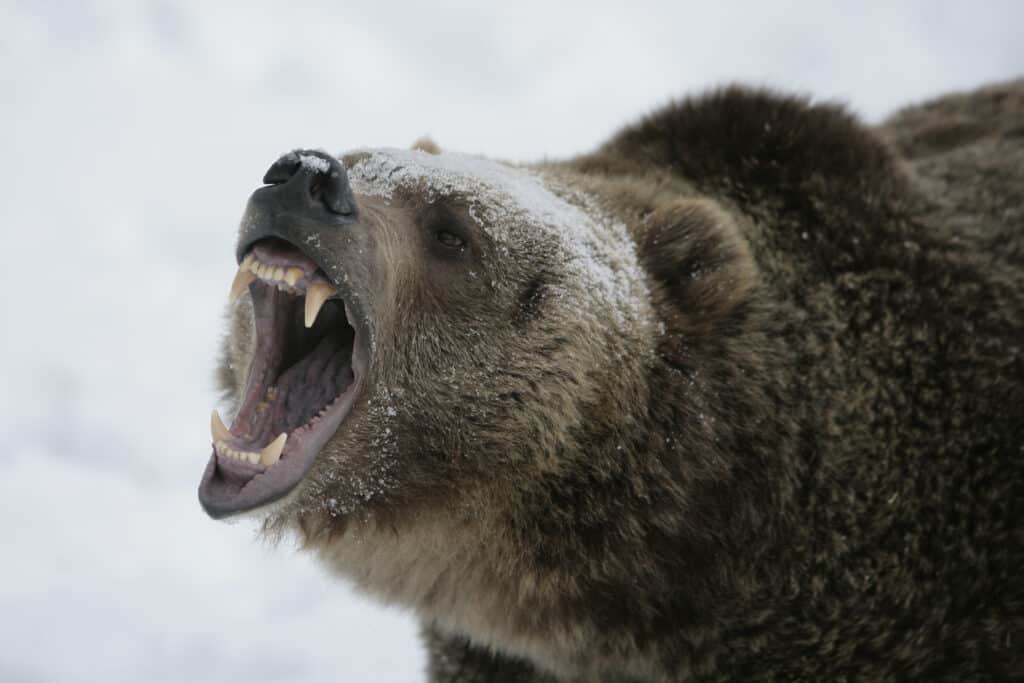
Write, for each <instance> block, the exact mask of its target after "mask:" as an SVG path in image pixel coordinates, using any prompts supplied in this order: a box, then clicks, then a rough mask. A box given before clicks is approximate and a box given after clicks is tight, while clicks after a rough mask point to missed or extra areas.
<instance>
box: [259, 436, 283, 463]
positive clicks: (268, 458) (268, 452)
mask: <svg viewBox="0 0 1024 683" xmlns="http://www.w3.org/2000/svg"><path fill="white" fill-rule="evenodd" d="M287 440H288V435H287V434H286V433H285V432H281V434H280V435H279V436H278V437H277V438H276V439H274V440H273V441H271V442H270V443H269V444H268V445H267V446H266V447H265V448H264V449H263V450H262V451H260V464H261V465H263V466H264V467H270V466H271V465H273V464H274V463H275V462H277V461H278V460H280V459H281V452H282V451H284V442H285V441H287Z"/></svg>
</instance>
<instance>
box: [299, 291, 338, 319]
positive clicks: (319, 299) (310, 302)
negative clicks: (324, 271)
mask: <svg viewBox="0 0 1024 683" xmlns="http://www.w3.org/2000/svg"><path fill="white" fill-rule="evenodd" d="M336 291H337V290H336V289H334V287H332V286H331V285H329V284H327V283H326V282H314V283H313V284H311V285H310V286H309V289H307V290H306V327H313V323H315V322H316V316H317V314H318V313H319V312H320V309H321V308H323V305H324V302H325V301H327V300H328V299H330V298H331V297H332V296H334V293H335V292H336Z"/></svg>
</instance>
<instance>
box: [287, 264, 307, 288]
mask: <svg viewBox="0 0 1024 683" xmlns="http://www.w3.org/2000/svg"><path fill="white" fill-rule="evenodd" d="M303 275H305V273H304V272H303V270H302V268H294V267H293V268H289V269H288V271H287V272H286V273H285V274H284V280H285V282H287V283H288V284H289V285H291V286H292V287H294V286H295V283H296V282H298V281H299V278H301V277H302V276H303Z"/></svg>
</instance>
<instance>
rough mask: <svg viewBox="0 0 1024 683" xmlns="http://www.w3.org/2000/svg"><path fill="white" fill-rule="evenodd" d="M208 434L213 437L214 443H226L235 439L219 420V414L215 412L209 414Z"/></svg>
mask: <svg viewBox="0 0 1024 683" xmlns="http://www.w3.org/2000/svg"><path fill="white" fill-rule="evenodd" d="M210 433H211V434H212V435H213V440H214V441H228V440H230V439H233V438H235V436H234V434H232V433H231V431H230V430H228V428H227V427H225V426H224V421H223V420H221V419H220V413H218V412H217V411H216V410H214V411H213V412H212V413H210Z"/></svg>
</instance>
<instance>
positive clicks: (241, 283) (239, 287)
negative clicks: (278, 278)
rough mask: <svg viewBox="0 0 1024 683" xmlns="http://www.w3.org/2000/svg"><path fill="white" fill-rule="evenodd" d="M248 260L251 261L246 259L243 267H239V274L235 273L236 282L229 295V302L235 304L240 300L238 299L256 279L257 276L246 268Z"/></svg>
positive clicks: (233, 283) (232, 284)
mask: <svg viewBox="0 0 1024 683" xmlns="http://www.w3.org/2000/svg"><path fill="white" fill-rule="evenodd" d="M248 260H249V259H246V260H245V261H243V262H242V265H241V266H239V268H238V272H237V273H235V280H234V282H232V283H231V294H229V295H228V301H229V302H231V303H235V301H237V300H238V297H240V296H242V292H244V291H245V290H246V289H247V288H248V287H249V285H251V284H252V283H253V281H254V280H255V279H256V276H255V275H254V274H253V273H252V271H251V270H249V269H248V268H246V262H247V261H248Z"/></svg>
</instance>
